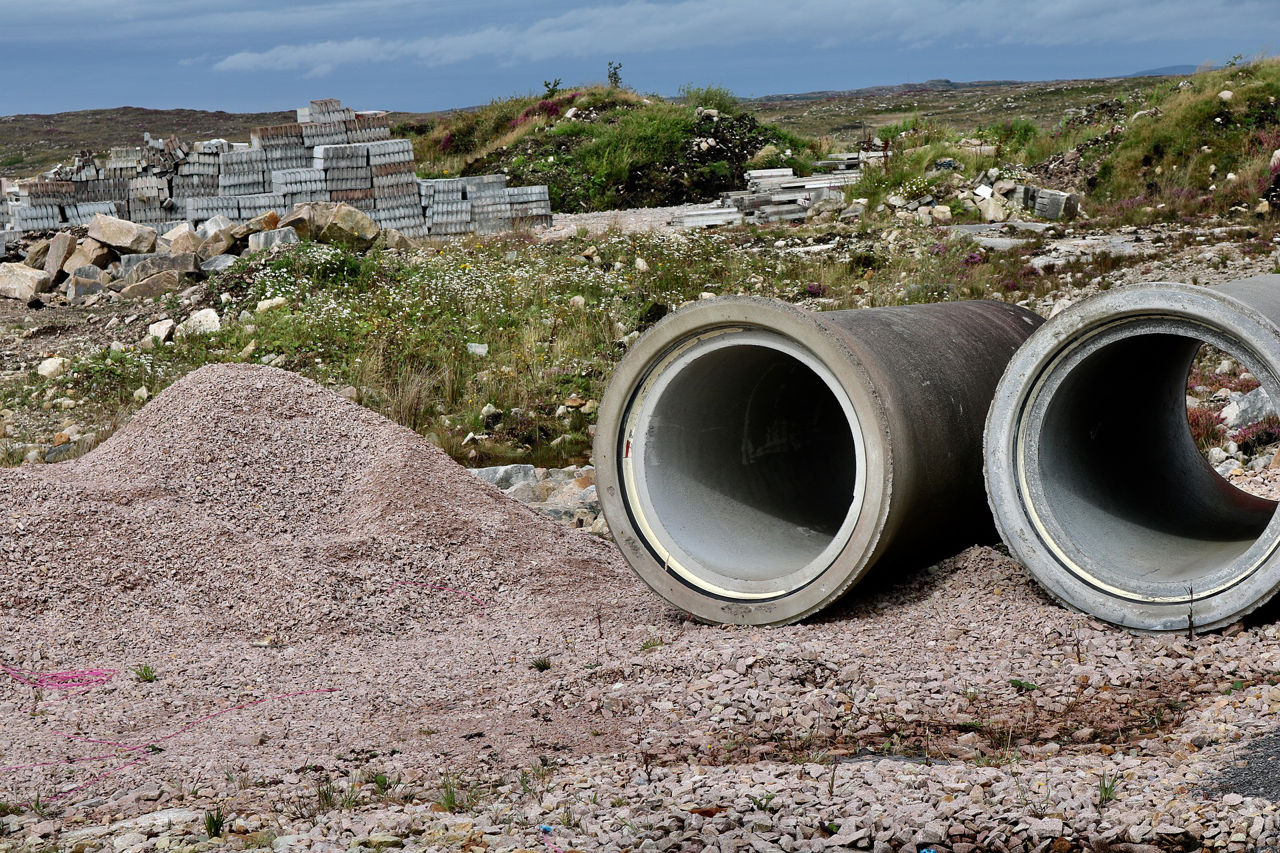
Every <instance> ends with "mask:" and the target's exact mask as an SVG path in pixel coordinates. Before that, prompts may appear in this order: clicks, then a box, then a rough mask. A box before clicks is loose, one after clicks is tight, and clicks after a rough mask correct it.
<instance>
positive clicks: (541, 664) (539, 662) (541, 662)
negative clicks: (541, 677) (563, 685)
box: [529, 657, 551, 672]
mask: <svg viewBox="0 0 1280 853" xmlns="http://www.w3.org/2000/svg"><path fill="white" fill-rule="evenodd" d="M529 668H530V669H533V670H537V671H538V672H546V671H547V670H549V669H551V658H549V657H538V658H534V659H533V660H531V661H529Z"/></svg>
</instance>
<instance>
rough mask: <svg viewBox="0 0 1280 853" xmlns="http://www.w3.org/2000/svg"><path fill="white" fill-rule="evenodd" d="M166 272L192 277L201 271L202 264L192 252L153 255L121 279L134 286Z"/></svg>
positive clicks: (132, 268) (133, 267)
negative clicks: (170, 271) (171, 271)
mask: <svg viewBox="0 0 1280 853" xmlns="http://www.w3.org/2000/svg"><path fill="white" fill-rule="evenodd" d="M166 270H173V271H174V272H179V273H183V274H185V275H191V274H194V273H197V272H199V271H200V264H199V263H197V262H196V256H195V254H194V253H192V252H186V253H184V254H179V255H159V254H157V255H152V256H151V257H149V258H147V259H146V260H145V261H143V262H142V263H140V264H135V265H133V266H132V267H131V268H130V269H129V272H128V274H127V275H122V276H121V278H122V279H123V280H124V281H125V282H126V283H127V284H133V283H134V282H137V281H142V280H143V279H144V278H150V277H151V276H153V275H155V274H156V273H158V272H164V271H166Z"/></svg>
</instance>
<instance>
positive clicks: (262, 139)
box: [249, 122, 303, 151]
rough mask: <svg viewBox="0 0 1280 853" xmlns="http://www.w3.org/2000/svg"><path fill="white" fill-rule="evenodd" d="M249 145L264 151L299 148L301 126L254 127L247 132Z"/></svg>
mask: <svg viewBox="0 0 1280 853" xmlns="http://www.w3.org/2000/svg"><path fill="white" fill-rule="evenodd" d="M249 144H250V145H251V146H253V147H254V148H261V149H263V150H264V151H269V150H270V149H272V148H301V147H303V145H302V125H300V124H298V123H297V122H291V123H289V124H273V125H267V126H264V127H255V128H254V129H253V130H251V131H249Z"/></svg>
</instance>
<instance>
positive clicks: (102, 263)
mask: <svg viewBox="0 0 1280 853" xmlns="http://www.w3.org/2000/svg"><path fill="white" fill-rule="evenodd" d="M125 257H129V255H126V256H125ZM110 263H111V250H110V249H108V248H107V247H106V246H104V245H102V244H101V243H99V242H98V241H97V240H94V239H92V238H90V237H85V238H84V239H83V240H81V241H80V245H79V246H77V247H76V250H75V251H74V252H72V253H71V257H69V258H67V261H66V263H64V264H63V265H62V269H63V270H64V271H65V272H66V273H68V274H74V273H75V271H76V270H77V269H79V268H80V267H84V266H95V267H98V268H99V269H106V267H107V266H108V265H109V264H110Z"/></svg>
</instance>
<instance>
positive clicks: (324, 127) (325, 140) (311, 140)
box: [301, 121, 348, 148]
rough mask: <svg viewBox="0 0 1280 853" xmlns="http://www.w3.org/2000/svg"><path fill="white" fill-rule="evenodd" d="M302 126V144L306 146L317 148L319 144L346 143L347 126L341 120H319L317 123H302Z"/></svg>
mask: <svg viewBox="0 0 1280 853" xmlns="http://www.w3.org/2000/svg"><path fill="white" fill-rule="evenodd" d="M301 127H302V144H303V145H304V146H305V147H307V148H317V147H319V146H321V145H346V144H347V142H348V139H347V127H346V125H345V124H344V123H343V122H340V121H334V122H321V123H318V124H303V125H301Z"/></svg>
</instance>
